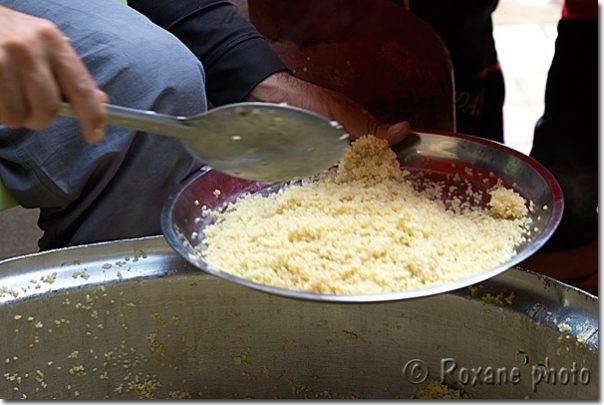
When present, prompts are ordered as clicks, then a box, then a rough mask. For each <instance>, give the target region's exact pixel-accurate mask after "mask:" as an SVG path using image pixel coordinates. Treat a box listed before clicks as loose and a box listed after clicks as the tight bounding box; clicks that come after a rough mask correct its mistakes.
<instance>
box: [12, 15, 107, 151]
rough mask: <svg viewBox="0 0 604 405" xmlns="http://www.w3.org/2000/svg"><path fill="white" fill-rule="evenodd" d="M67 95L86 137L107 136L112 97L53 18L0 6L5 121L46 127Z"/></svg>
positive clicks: (91, 138)
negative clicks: (107, 105)
mask: <svg viewBox="0 0 604 405" xmlns="http://www.w3.org/2000/svg"><path fill="white" fill-rule="evenodd" d="M63 98H65V99H66V100H67V101H68V102H69V103H71V105H72V107H73V110H74V112H75V115H76V117H77V119H78V121H79V123H80V127H81V129H82V134H83V137H84V139H85V140H87V141H88V142H91V143H96V142H99V141H100V140H101V139H103V134H104V132H103V127H104V123H105V116H106V112H105V108H104V107H103V105H102V103H103V102H106V101H107V100H108V97H107V95H106V94H105V93H103V92H102V91H101V90H99V89H98V88H97V86H96V85H95V83H94V80H93V79H92V76H91V75H90V73H89V72H88V70H87V69H86V67H85V66H84V64H83V63H82V61H81V60H80V58H79V57H78V55H77V53H76V52H75V50H74V49H73V48H72V47H71V45H70V44H69V39H68V38H66V37H65V36H64V35H63V33H62V32H61V31H60V30H59V29H58V28H57V27H56V26H55V25H54V24H53V23H52V22H50V21H48V20H45V19H41V18H37V17H33V16H30V15H28V14H24V13H21V12H19V11H15V10H13V9H10V8H8V7H5V6H2V5H0V124H3V125H6V126H10V127H27V128H30V129H40V128H43V127H45V126H47V125H48V124H50V123H51V122H52V120H53V119H54V118H55V116H56V115H57V113H58V111H59V104H60V102H61V100H62V99H63Z"/></svg>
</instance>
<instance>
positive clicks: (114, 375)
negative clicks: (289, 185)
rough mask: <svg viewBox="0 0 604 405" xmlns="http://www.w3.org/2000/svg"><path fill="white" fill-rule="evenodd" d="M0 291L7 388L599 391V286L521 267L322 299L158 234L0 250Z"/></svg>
mask: <svg viewBox="0 0 604 405" xmlns="http://www.w3.org/2000/svg"><path fill="white" fill-rule="evenodd" d="M0 291H3V292H2V293H0V295H1V296H2V297H1V298H0V322H1V323H2V325H3V333H2V334H1V335H0V363H1V364H0V368H1V369H2V374H3V376H4V377H3V380H2V381H1V382H0V396H1V397H2V398H6V399H15V398H24V397H26V398H68V399H70V398H80V399H84V398H117V399H126V398H138V397H153V398H186V397H192V398H199V397H203V398H248V397H250V398H273V397H278V398H303V397H309V398H315V397H318V398H325V397H336V398H352V397H355V398H398V397H400V398H408V397H410V396H412V395H413V394H414V392H415V391H416V390H418V389H422V388H424V387H425V386H426V385H427V384H428V382H429V381H431V380H433V379H441V378H443V379H444V383H445V384H446V385H448V386H451V387H456V388H462V385H461V384H463V389H464V390H465V392H467V393H468V394H470V395H471V396H473V397H474V398H525V397H528V398H568V399H570V398H572V399H575V398H592V399H595V398H597V397H598V355H597V349H598V332H597V330H598V300H597V298H596V297H594V296H591V295H589V294H586V293H584V292H582V291H579V290H577V289H574V288H572V287H569V286H566V285H564V284H561V283H558V282H556V281H554V280H551V279H548V278H545V277H541V276H538V275H536V274H533V273H530V272H526V271H524V270H521V269H517V268H513V269H510V270H508V271H506V272H504V273H502V274H500V275H498V276H496V277H494V278H491V279H489V280H486V281H484V282H482V283H481V284H480V285H475V286H471V287H470V288H462V289H459V290H455V291H452V292H449V293H446V294H439V295H433V296H430V297H424V298H417V299H409V300H403V301H391V302H382V303H372V304H370V303H319V302H313V301H304V300H297V299H292V298H287V297H281V296H277V295H272V294H266V293H263V292H260V291H257V290H254V289H251V288H247V287H244V286H240V285H236V284H233V283H229V282H227V281H225V280H222V279H220V278H217V277H214V276H212V275H208V274H205V273H203V272H201V271H199V270H198V269H196V268H194V267H193V266H191V265H189V264H188V263H187V262H186V261H185V260H183V259H182V258H181V257H180V256H179V255H177V254H176V253H174V251H173V250H172V249H171V248H170V247H169V246H168V245H167V244H166V243H165V240H164V238H163V237H151V238H142V239H136V240H126V241H118V242H111V243H103V244H96V245H89V246H82V247H76V248H68V249H61V250H57V251H53V252H47V253H40V254H34V255H29V256H24V257H21V258H15V259H10V260H6V261H3V262H0ZM489 294H490V295H489ZM489 376H490V377H489ZM504 378H505V379H506V380H505V381H504Z"/></svg>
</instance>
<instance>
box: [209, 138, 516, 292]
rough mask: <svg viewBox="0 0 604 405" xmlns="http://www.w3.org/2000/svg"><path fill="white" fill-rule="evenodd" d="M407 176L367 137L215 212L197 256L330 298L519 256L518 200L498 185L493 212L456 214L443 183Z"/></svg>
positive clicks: (418, 282)
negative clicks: (417, 182)
mask: <svg viewBox="0 0 604 405" xmlns="http://www.w3.org/2000/svg"><path fill="white" fill-rule="evenodd" d="M410 177H411V176H410V175H409V173H408V172H406V171H403V170H401V168H400V165H399V162H398V161H397V159H396V155H395V153H394V152H393V151H392V150H391V149H390V148H389V146H388V143H387V142H386V141H384V140H380V139H378V138H375V137H374V136H372V135H368V136H365V137H362V138H360V139H358V140H357V141H355V142H354V143H353V144H352V145H351V147H350V148H349V151H348V153H347V154H346V156H344V158H343V159H342V160H341V162H340V163H339V166H338V168H337V170H336V169H332V170H329V171H327V172H324V173H321V174H319V175H317V176H314V177H312V178H309V179H305V180H303V181H302V184H301V185H291V186H288V187H284V188H282V189H280V190H279V191H278V192H276V193H273V194H269V195H268V196H266V197H265V196H262V195H259V194H257V195H244V196H242V197H240V198H239V199H238V200H237V201H235V202H234V203H231V204H229V205H228V207H227V209H226V210H225V211H224V212H223V213H221V212H218V211H215V212H213V214H212V215H214V216H215V217H216V221H215V223H214V224H212V225H209V226H207V227H206V228H205V229H204V230H203V232H204V235H205V239H204V241H203V247H202V248H201V249H200V254H201V255H202V257H203V259H204V260H205V261H206V262H207V263H208V265H209V266H210V267H211V268H215V269H216V268H218V269H221V270H223V271H226V272H229V273H231V274H233V275H236V276H239V277H242V278H245V279H249V280H252V281H255V282H258V283H262V284H268V285H272V286H276V287H282V288H287V289H292V290H299V291H309V292H318V293H327V294H368V293H384V292H393V291H402V290H412V289H419V288H424V287H428V286H433V285H437V284H442V283H448V282H452V281H456V280H459V279H462V278H465V277H468V276H471V275H474V274H477V273H480V272H482V271H485V270H486V269H489V268H492V267H495V266H497V265H499V264H501V263H503V262H505V261H507V260H509V259H510V258H512V257H513V256H514V255H515V253H516V252H515V247H516V246H517V245H518V244H519V243H521V242H522V241H523V240H524V233H525V230H526V226H525V225H526V219H527V217H526V207H525V205H526V204H525V201H524V199H523V198H522V197H520V196H519V195H517V194H516V195H512V197H509V195H508V194H510V193H513V191H512V190H507V189H505V188H502V187H498V188H497V189H496V190H492V192H491V194H492V196H493V199H492V200H493V201H496V202H495V203H494V204H493V203H492V206H493V212H491V210H489V209H486V210H483V209H475V210H471V211H470V210H466V211H464V212H463V214H460V213H459V212H457V213H456V212H454V210H448V209H446V208H445V205H444V204H443V202H442V201H441V200H440V199H437V200H434V199H433V198H431V197H433V196H434V190H435V189H438V187H436V186H435V187H432V188H429V189H426V190H425V191H423V192H420V191H417V190H416V189H415V188H414V185H413V182H412V181H411V180H410ZM516 196H518V197H519V199H518V198H516ZM510 201H511V202H512V203H513V204H514V206H513V207H510V206H509V205H507V204H508V203H509V202H510ZM518 204H520V205H521V206H522V207H525V211H524V214H522V212H521V209H520V208H518V207H517V205H518Z"/></svg>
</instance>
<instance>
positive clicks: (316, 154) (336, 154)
mask: <svg viewBox="0 0 604 405" xmlns="http://www.w3.org/2000/svg"><path fill="white" fill-rule="evenodd" d="M105 108H106V110H107V124H109V125H115V126H119V127H124V128H129V129H134V130H137V131H143V132H150V133H154V134H159V135H165V136H172V137H176V138H179V139H181V140H182V141H184V144H185V145H186V146H187V148H188V150H189V152H190V153H191V154H193V155H195V156H197V157H198V158H199V159H200V160H201V161H202V162H203V163H205V164H207V165H209V166H211V167H212V168H214V169H216V170H217V171H220V172H223V173H226V174H228V175H231V176H233V177H239V178H243V179H246V180H254V181H262V182H266V183H274V182H279V181H289V180H294V179H299V178H304V177H308V176H312V175H314V174H317V173H319V172H321V171H323V170H326V169H328V168H330V167H331V166H333V165H335V164H337V163H338V161H339V160H340V158H342V156H344V153H345V152H346V149H347V147H348V134H347V133H345V132H344V131H343V129H342V127H341V126H340V125H339V124H338V123H336V122H335V121H330V120H328V119H327V118H325V117H323V116H321V115H318V114H315V113H313V112H310V111H307V110H304V109H301V108H297V107H291V106H287V105H282V104H269V103H258V102H250V103H236V104H229V105H225V106H222V107H217V108H214V109H212V110H209V111H207V112H205V113H201V114H198V115H195V116H192V117H176V116H170V115H164V114H159V113H156V112H153V111H142V110H134V109H131V108H126V107H120V106H115V105H111V104H106V105H105ZM59 114H60V115H63V116H68V117H75V115H74V114H73V110H72V109H71V106H70V105H69V104H67V103H62V104H61V109H60V112H59Z"/></svg>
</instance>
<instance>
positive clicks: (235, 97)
mask: <svg viewBox="0 0 604 405" xmlns="http://www.w3.org/2000/svg"><path fill="white" fill-rule="evenodd" d="M128 4H129V5H130V6H131V7H132V8H134V9H136V10H137V11H139V12H140V13H142V14H144V15H146V16H147V17H148V18H149V19H150V20H151V21H153V22H154V23H155V24H157V25H159V26H160V27H162V28H164V29H166V30H168V31H170V32H171V33H172V34H174V35H175V36H176V37H177V38H178V39H179V40H180V41H182V42H183V43H184V44H185V45H186V46H187V47H188V48H189V49H190V50H191V51H192V52H193V53H194V54H195V55H196V56H197V57H198V59H199V60H200V61H201V62H202V64H203V65H204V69H205V71H206V82H207V86H206V87H207V93H208V98H209V99H210V101H211V102H212V103H213V104H214V105H222V104H227V103H233V102H238V101H242V100H243V99H244V97H245V96H246V95H247V94H248V93H250V92H251V91H252V89H253V88H254V87H255V86H256V85H257V84H258V83H260V82H261V81H262V80H264V79H265V78H266V77H268V76H270V75H271V74H273V73H275V72H278V71H283V70H287V66H286V65H285V64H284V63H283V62H282V61H281V59H280V58H279V56H278V55H276V54H275V52H274V51H273V50H272V49H271V48H270V46H269V44H268V43H267V42H266V41H265V39H264V38H263V36H262V35H261V34H260V33H259V32H258V30H256V28H255V27H254V26H253V25H252V24H250V23H249V22H248V21H247V20H246V18H245V16H244V15H243V14H242V13H241V12H240V11H239V9H238V8H237V7H236V6H235V5H234V4H232V3H230V2H229V1H226V0H179V1H170V2H167V1H164V0H129V1H128Z"/></svg>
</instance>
